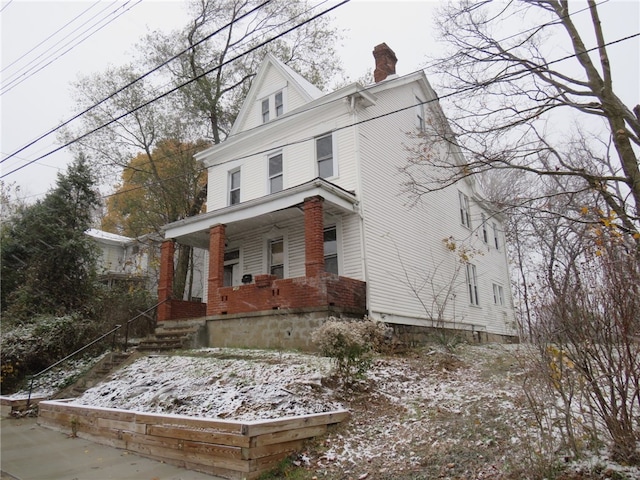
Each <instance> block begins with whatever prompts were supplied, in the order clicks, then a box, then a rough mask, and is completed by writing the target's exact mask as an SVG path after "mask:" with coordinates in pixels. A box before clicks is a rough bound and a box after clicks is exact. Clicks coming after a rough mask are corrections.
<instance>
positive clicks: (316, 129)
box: [159, 44, 516, 347]
mask: <svg viewBox="0 0 640 480" xmlns="http://www.w3.org/2000/svg"><path fill="white" fill-rule="evenodd" d="M373 53H374V57H375V61H376V70H375V72H374V77H375V83H374V84H372V85H368V86H363V85H360V84H359V83H352V84H350V85H347V86H345V87H343V88H340V89H338V90H336V91H334V92H331V93H328V94H324V93H323V92H321V91H320V90H319V89H317V88H316V87H315V86H313V85H312V84H311V83H309V82H308V81H306V80H305V79H304V78H302V77H301V76H300V75H299V74H297V73H296V72H295V71H293V70H292V69H291V68H289V67H288V66H286V65H285V64H283V63H282V62H280V61H279V60H278V59H276V58H275V57H273V56H271V55H267V56H266V58H265V59H264V62H263V63H262V65H261V67H260V69H259V71H258V72H257V75H256V77H255V79H254V81H253V84H252V86H251V89H250V91H249V92H248V94H247V97H246V99H245V101H244V103H243V105H242V107H241V110H240V112H239V115H238V117H237V119H236V121H235V123H234V125H233V128H232V130H231V132H230V134H229V136H228V138H227V139H226V140H225V141H224V142H222V143H220V144H218V145H214V146H213V147H211V148H209V149H207V150H205V151H203V152H201V153H199V154H197V158H198V159H199V160H201V161H202V162H203V163H204V164H205V166H207V167H208V169H209V172H208V178H209V186H208V199H207V212H206V213H204V214H201V215H198V216H195V217H190V218H186V219H183V220H181V221H178V222H174V223H171V224H169V225H166V226H165V227H164V235H165V241H164V242H163V245H162V260H161V276H160V284H159V300H166V301H165V303H164V304H163V305H161V307H160V311H159V320H160V321H167V320H172V319H180V318H185V317H188V316H193V315H192V314H191V315H189V312H194V311H198V312H200V313H201V314H202V315H203V316H204V318H205V319H206V322H207V328H208V332H209V343H210V344H211V346H217V345H221V344H220V343H219V342H221V340H220V338H223V337H224V338H225V339H226V340H225V342H226V343H225V345H235V346H271V347H273V346H281V345H291V346H297V347H305V346H306V343H308V341H309V340H308V339H309V336H310V335H309V333H310V331H311V330H312V329H313V328H314V326H317V325H318V324H319V322H321V321H322V319H323V318H326V317H327V316H328V315H339V316H356V317H361V316H362V315H365V314H366V315H368V316H369V317H371V318H374V319H380V320H382V321H384V322H386V323H387V324H389V325H391V326H392V327H393V328H394V330H395V331H396V333H397V334H398V335H401V336H405V338H420V336H421V335H423V334H424V332H426V331H428V330H429V329H431V328H433V327H442V328H446V329H452V330H456V331H460V332H465V333H466V334H468V335H469V336H473V337H474V338H476V339H477V340H486V339H491V340H496V339H504V338H513V337H514V336H515V335H516V328H515V322H514V320H515V317H514V309H513V305H512V298H511V294H510V288H509V272H508V266H507V258H506V253H505V248H504V239H503V233H502V222H501V219H500V217H499V216H498V215H496V213H495V212H492V211H491V210H490V209H489V208H488V207H487V206H486V205H485V203H484V202H483V200H482V197H481V195H480V194H479V192H478V190H477V188H476V186H475V185H474V183H473V182H472V181H467V182H462V183H460V184H459V185H456V186H453V187H449V188H446V189H443V190H441V191H438V192H434V193H432V194H429V195H427V196H426V197H424V198H423V199H422V201H420V202H417V203H416V204H415V205H412V204H411V201H410V199H409V196H408V194H407V192H406V187H405V181H406V178H405V177H403V175H402V173H401V172H400V169H401V168H402V167H403V166H405V165H406V163H407V155H408V153H407V152H408V150H407V146H408V144H410V143H411V142H416V141H417V140H416V135H412V134H414V133H416V132H419V131H420V130H421V129H424V128H426V127H425V125H426V124H427V121H428V120H429V118H430V117H439V118H442V117H443V113H442V111H441V109H440V106H439V104H438V102H437V97H436V94H435V92H434V91H433V90H432V88H431V86H430V85H429V82H428V81H427V78H426V77H425V75H424V73H423V72H415V73H411V74H409V75H405V76H398V75H397V74H396V73H395V65H396V61H397V60H396V56H395V54H394V53H393V51H392V50H391V49H390V48H389V47H388V46H387V45H386V44H381V45H378V46H377V47H375V49H374V52H373ZM440 148H442V149H447V148H449V147H448V146H447V145H444V144H443V145H442V146H441V147H440ZM450 150H451V149H450ZM448 153H449V154H453V155H459V152H453V151H451V152H448ZM176 243H180V244H187V245H192V246H194V247H199V248H203V249H206V250H207V252H208V254H207V264H206V265H205V270H206V272H205V278H206V285H205V286H204V288H203V290H204V293H203V302H202V304H201V305H199V306H198V307H197V308H195V309H194V306H193V305H191V306H190V305H188V304H186V303H185V302H183V301H177V300H174V299H172V295H171V279H172V275H173V273H172V272H173V253H174V250H175V248H176ZM469 252H473V254H471V253H469ZM234 332H235V333H236V335H235V336H233V333H234ZM305 342H306V343H305Z"/></svg>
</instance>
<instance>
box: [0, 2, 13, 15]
mask: <svg viewBox="0 0 640 480" xmlns="http://www.w3.org/2000/svg"><path fill="white" fill-rule="evenodd" d="M12 3H13V0H9V1H8V2H7V3H5V4H4V5H3V6H2V8H0V13H2V12H4V9H5V8H7V7H8V6H9V5H11V4H12Z"/></svg>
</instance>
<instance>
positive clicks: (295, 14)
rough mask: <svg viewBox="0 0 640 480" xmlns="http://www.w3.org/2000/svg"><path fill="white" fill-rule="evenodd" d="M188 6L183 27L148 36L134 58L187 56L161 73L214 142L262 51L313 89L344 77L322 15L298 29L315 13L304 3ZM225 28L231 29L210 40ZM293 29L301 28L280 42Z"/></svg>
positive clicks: (198, 1)
mask: <svg viewBox="0 0 640 480" xmlns="http://www.w3.org/2000/svg"><path fill="white" fill-rule="evenodd" d="M189 7H190V11H191V14H192V19H191V21H190V22H189V24H188V25H186V26H185V27H184V28H183V29H181V30H178V31H175V32H170V33H161V32H153V33H152V34H150V35H147V36H146V37H145V38H144V39H143V40H142V42H141V43H140V53H141V54H140V58H139V60H140V62H142V63H143V64H149V63H150V64H152V65H155V64H160V63H162V62H164V61H165V60H166V59H167V58H171V57H173V56H175V55H177V54H178V53H179V52H182V51H185V53H183V54H182V55H180V57H179V59H178V61H176V62H170V63H169V64H168V65H167V66H166V68H165V70H164V71H165V75H166V76H167V78H169V79H170V81H171V82H172V83H173V84H174V85H184V87H181V88H180V90H179V99H180V102H181V105H182V108H183V113H184V114H185V115H189V118H191V119H192V120H193V121H194V123H195V124H197V125H199V127H200V134H201V137H202V138H207V139H208V140H210V141H211V142H212V143H216V144H217V143H220V142H221V141H222V140H224V139H225V138H226V136H227V135H228V133H229V130H230V128H231V126H232V124H233V121H234V120H235V117H236V115H237V113H238V110H239V108H240V106H241V104H242V101H243V100H244V98H245V96H246V94H247V92H248V90H249V88H250V86H251V81H252V80H253V77H254V76H255V74H256V72H257V69H258V66H259V64H260V62H261V61H262V59H263V58H264V56H265V54H266V53H267V52H271V53H273V54H274V55H275V56H276V57H278V58H279V59H280V60H282V61H283V62H284V63H286V64H287V65H288V66H290V67H292V68H293V69H294V70H296V71H297V72H298V73H300V74H301V75H303V76H304V77H305V78H307V79H308V80H310V81H311V82H313V83H315V84H316V85H317V86H318V87H322V86H324V85H326V84H327V83H328V82H329V81H331V80H332V79H333V78H334V77H335V76H336V75H337V74H340V73H341V72H342V70H341V67H340V63H339V60H338V56H337V55H336V52H335V44H336V41H337V40H338V39H339V38H340V36H339V33H338V32H337V30H336V29H335V27H333V26H331V23H330V19H329V18H328V17H326V16H323V17H320V18H318V19H315V20H313V21H312V22H309V23H306V24H303V23H304V22H305V21H306V20H307V19H309V18H311V17H312V16H313V15H315V14H317V13H319V11H320V10H319V9H317V8H315V9H314V8H312V6H311V4H310V3H309V2H307V1H306V0H296V1H284V0H273V1H271V2H264V0H223V1H219V0H215V1H214V0H192V1H191V2H190V3H189ZM254 10H255V11H254ZM245 15H247V16H245ZM226 24H231V27H229V28H226V29H224V30H223V31H221V32H219V33H217V34H214V33H215V32H217V31H218V30H220V29H221V27H223V26H224V25H226ZM296 25H301V26H300V27H299V28H296V29H294V30H293V31H291V32H290V33H288V34H286V35H284V36H279V35H280V34H281V33H282V32H284V31H286V30H288V29H290V28H292V27H294V26H296ZM269 39H273V40H272V41H270V42H268V43H267V44H266V45H264V46H262V47H260V45H261V44H263V43H266V41H267V40H269ZM205 40H206V41H205ZM258 47H259V48H258ZM239 56H240V57H241V58H239V59H238V60H237V61H232V60H233V59H234V58H236V57H239ZM207 72H208V73H207Z"/></svg>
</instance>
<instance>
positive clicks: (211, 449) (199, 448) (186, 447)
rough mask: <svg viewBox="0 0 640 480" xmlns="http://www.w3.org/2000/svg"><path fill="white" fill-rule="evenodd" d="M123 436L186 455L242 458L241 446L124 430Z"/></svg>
mask: <svg viewBox="0 0 640 480" xmlns="http://www.w3.org/2000/svg"><path fill="white" fill-rule="evenodd" d="M123 438H124V439H125V440H127V441H128V442H134V443H144V444H146V445H154V446H157V447H162V448H171V449H173V450H178V451H181V452H183V453H184V454H185V455H188V454H191V453H194V454H205V455H211V456H216V457H224V458H235V459H240V458H241V450H240V447H232V446H229V445H216V444H207V443H202V442H193V441H189V440H185V439H182V438H168V437H155V436H152V435H140V434H137V433H132V432H123Z"/></svg>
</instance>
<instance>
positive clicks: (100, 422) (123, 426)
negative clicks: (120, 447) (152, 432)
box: [97, 418, 147, 433]
mask: <svg viewBox="0 0 640 480" xmlns="http://www.w3.org/2000/svg"><path fill="white" fill-rule="evenodd" d="M97 426H98V427H102V428H108V429H111V430H122V431H126V432H136V433H146V429H147V426H146V425H145V424H139V423H135V422H126V421H122V420H110V419H106V418H98V419H97Z"/></svg>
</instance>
